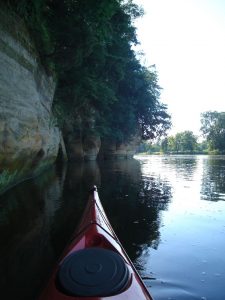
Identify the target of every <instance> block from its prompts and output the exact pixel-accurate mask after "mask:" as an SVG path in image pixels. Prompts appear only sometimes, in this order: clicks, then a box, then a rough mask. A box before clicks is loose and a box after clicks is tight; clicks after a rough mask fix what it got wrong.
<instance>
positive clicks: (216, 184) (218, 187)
mask: <svg viewBox="0 0 225 300" xmlns="http://www.w3.org/2000/svg"><path fill="white" fill-rule="evenodd" d="M201 195H202V199H204V200H209V201H218V200H225V159H224V157H223V158H221V157H218V158H216V157H211V158H209V159H207V160H204V164H203V175H202V186H201Z"/></svg>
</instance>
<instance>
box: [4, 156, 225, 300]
mask: <svg viewBox="0 0 225 300" xmlns="http://www.w3.org/2000/svg"><path fill="white" fill-rule="evenodd" d="M93 184H97V185H98V187H99V195H100V198H101V200H102V203H103V206H104V208H105V210H106V213H107V215H108V217H109V219H110V221H111V223H112V225H113V227H114V229H115V231H116V232H117V234H118V236H119V238H120V240H121V242H122V243H123V245H124V247H125V249H126V250H127V252H128V254H129V256H130V257H131V259H132V260H133V262H134V263H135V265H136V267H137V269H138V270H139V272H140V274H141V276H142V277H143V279H144V281H145V283H146V285H147V287H148V288H149V290H150V292H151V294H152V295H153V296H154V299H155V300H169V299H170V300H173V299H174V300H175V299H177V300H187V299H190V300H191V299H200V300H225V287H224V283H225V254H224V253H225V157H223V156H220V157H210V156H143V157H141V156H137V157H136V158H135V159H134V160H131V161H116V162H101V163H96V162H90V163H83V164H69V165H67V166H64V167H60V168H59V167H57V166H54V167H53V168H51V169H50V170H48V171H47V172H45V173H44V174H42V175H41V176H39V177H38V178H35V179H34V180H30V181H26V182H24V183H22V184H20V185H18V186H16V187H15V188H13V189H11V190H9V191H8V192H6V193H5V194H3V195H2V196H1V197H0V290H1V299H4V300H8V299H9V300H11V299H17V300H20V299H21V300H26V299H28V300H33V299H36V298H37V297H38V295H39V293H40V291H41V289H42V288H43V286H44V285H45V282H46V280H47V278H48V276H49V274H50V273H51V270H52V268H53V266H54V264H55V262H56V260H57V259H58V258H59V256H60V254H61V252H62V250H63V249H64V247H65V245H66V243H67V241H68V240H69V238H70V237H71V235H72V233H73V231H74V228H75V227H76V225H77V223H78V222H79V218H80V215H81V213H82V211H83V208H84V206H85V203H86V200H87V190H88V189H89V187H90V186H92V185H93ZM132 300H138V299H132Z"/></svg>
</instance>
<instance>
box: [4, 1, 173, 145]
mask: <svg viewBox="0 0 225 300" xmlns="http://www.w3.org/2000/svg"><path fill="white" fill-rule="evenodd" d="M5 1H6V2H7V3H10V4H11V5H12V7H13V8H14V9H15V10H16V12H17V13H19V14H20V15H21V17H23V18H25V20H26V23H27V25H28V26H29V28H30V31H31V33H32V36H34V38H35V41H36V44H37V49H39V52H40V56H41V58H42V61H44V62H45V65H46V69H47V70H48V72H53V73H54V75H55V77H56V78H57V89H56V93H55V98H54V103H53V104H54V112H55V115H56V116H57V119H58V123H60V126H61V127H62V129H63V132H64V135H65V136H66V135H69V134H68V133H72V135H73V136H74V135H78V136H79V137H81V138H82V137H85V136H86V135H89V134H93V133H96V134H98V135H100V136H101V137H103V138H105V139H112V140H115V141H117V142H124V141H128V140H129V139H131V138H132V137H133V136H134V135H139V136H142V138H143V139H144V140H147V139H150V138H155V137H158V136H161V135H163V134H165V132H166V130H167V129H168V128H169V127H170V116H169V115H168V113H167V108H166V106H165V105H163V104H162V103H161V102H160V101H159V97H160V90H161V89H160V87H159V85H158V78H157V73H156V71H155V69H154V67H151V68H146V67H144V66H143V65H142V64H141V63H140V61H139V60H138V58H137V56H136V54H135V52H134V50H133V45H136V44H137V43H138V41H137V36H136V28H135V27H134V25H133V24H134V22H133V21H134V19H135V18H137V17H139V16H141V15H142V13H143V12H142V10H141V9H140V8H139V7H138V6H137V5H136V4H134V3H133V2H132V1H131V0H129V1H123V0H99V1H98V2H97V4H96V1H94V0H76V1H75V0H64V1H62V0H54V1H51V0H37V1H29V0H19V1H16V0H5ZM49 66H51V67H49ZM59 121H60V122H59Z"/></svg>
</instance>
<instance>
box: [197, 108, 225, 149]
mask: <svg viewBox="0 0 225 300" xmlns="http://www.w3.org/2000/svg"><path fill="white" fill-rule="evenodd" d="M201 124H202V126H201V131H202V133H203V136H204V137H205V138H206V140H207V142H208V145H209V149H210V150H217V151H219V152H221V153H224V152H225V112H217V111H207V112H204V113H202V114H201Z"/></svg>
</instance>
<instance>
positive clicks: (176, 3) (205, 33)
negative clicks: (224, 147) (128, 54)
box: [134, 0, 225, 135]
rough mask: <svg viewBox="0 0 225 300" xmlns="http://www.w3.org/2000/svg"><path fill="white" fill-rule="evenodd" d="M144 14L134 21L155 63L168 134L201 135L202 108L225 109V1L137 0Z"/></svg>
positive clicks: (149, 62) (150, 60)
mask: <svg viewBox="0 0 225 300" xmlns="http://www.w3.org/2000/svg"><path fill="white" fill-rule="evenodd" d="M134 3H137V4H138V5H141V6H142V7H143V9H144V11H145V15H144V16H143V17H141V18H139V19H138V20H136V21H135V26H136V27H137V35H138V40H139V41H140V45H139V46H138V47H137V50H143V52H144V54H145V56H144V61H145V64H146V65H147V66H150V65H153V64H155V65H156V70H157V72H158V78H159V84H160V86H161V87H162V88H163V90H162V93H161V101H162V102H163V103H165V104H166V105H167V106H168V112H169V113H170V114H171V117H172V124H173V127H172V129H171V131H170V132H169V134H175V133H177V132H181V131H184V130H191V131H193V132H194V134H196V135H200V131H199V130H200V126H201V123H200V114H201V113H202V112H205V111H208V110H216V111H219V112H220V111H225V1H224V0H134Z"/></svg>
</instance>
